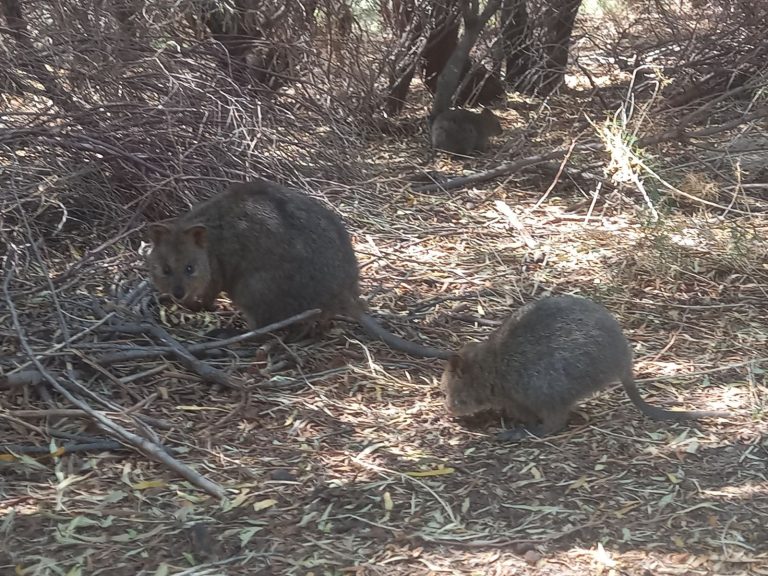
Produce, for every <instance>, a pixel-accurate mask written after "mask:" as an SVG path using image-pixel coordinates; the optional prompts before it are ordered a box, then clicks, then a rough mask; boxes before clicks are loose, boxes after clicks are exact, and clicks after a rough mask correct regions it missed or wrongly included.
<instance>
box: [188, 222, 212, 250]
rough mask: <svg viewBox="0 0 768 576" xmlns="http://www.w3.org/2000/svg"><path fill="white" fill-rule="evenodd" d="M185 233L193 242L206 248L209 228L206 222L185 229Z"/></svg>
mask: <svg viewBox="0 0 768 576" xmlns="http://www.w3.org/2000/svg"><path fill="white" fill-rule="evenodd" d="M184 234H185V235H186V236H188V237H189V238H191V239H192V242H194V243H195V245H196V246H199V247H200V248H205V246H206V245H207V244H208V228H206V227H205V224H195V225H194V226H190V227H189V228H187V229H186V230H184Z"/></svg>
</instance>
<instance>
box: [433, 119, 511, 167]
mask: <svg viewBox="0 0 768 576" xmlns="http://www.w3.org/2000/svg"><path fill="white" fill-rule="evenodd" d="M501 133H502V129H501V123H500V122H499V119H498V118H497V117H496V115H495V114H494V113H493V112H491V111H490V110H489V109H488V108H483V111H482V112H480V113H477V112H470V111H469V110H464V109H463V108H455V109H453V110H446V111H445V112H443V113H442V114H439V115H438V116H437V118H435V119H434V121H433V122H432V126H431V127H430V134H431V137H432V148H434V149H439V150H444V151H446V152H449V153H451V154H459V155H462V156H469V155H470V154H471V153H472V152H474V151H475V150H478V151H480V152H484V151H485V150H487V149H488V140H489V139H490V137H491V136H497V135H498V134H501Z"/></svg>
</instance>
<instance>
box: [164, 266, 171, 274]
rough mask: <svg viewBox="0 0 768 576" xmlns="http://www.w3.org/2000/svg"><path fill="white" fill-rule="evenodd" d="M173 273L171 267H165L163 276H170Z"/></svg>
mask: <svg viewBox="0 0 768 576" xmlns="http://www.w3.org/2000/svg"><path fill="white" fill-rule="evenodd" d="M171 273H172V270H171V267H170V266H163V274H164V275H165V276H170V275H171Z"/></svg>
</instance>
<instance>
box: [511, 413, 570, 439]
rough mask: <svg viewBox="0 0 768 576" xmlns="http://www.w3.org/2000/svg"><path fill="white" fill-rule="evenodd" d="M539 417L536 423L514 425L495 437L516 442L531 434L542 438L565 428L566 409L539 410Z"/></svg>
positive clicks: (566, 420) (566, 419)
mask: <svg viewBox="0 0 768 576" xmlns="http://www.w3.org/2000/svg"><path fill="white" fill-rule="evenodd" d="M539 418H540V419H541V421H540V422H538V423H536V424H527V425H525V426H516V427H515V428H510V429H508V430H504V431H503V432H499V433H498V434H497V435H496V438H497V439H499V440H502V441H505V442H516V441H518V440H522V439H524V438H527V437H528V436H531V435H533V436H537V437H539V438H544V437H546V436H549V435H551V434H554V433H555V432H559V431H560V430H562V429H563V428H565V425H566V424H567V423H568V410H564V409H561V410H544V411H540V412H539Z"/></svg>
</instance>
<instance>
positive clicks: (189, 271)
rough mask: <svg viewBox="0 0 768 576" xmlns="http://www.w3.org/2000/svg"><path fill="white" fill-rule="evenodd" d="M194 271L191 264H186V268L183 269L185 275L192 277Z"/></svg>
mask: <svg viewBox="0 0 768 576" xmlns="http://www.w3.org/2000/svg"><path fill="white" fill-rule="evenodd" d="M194 271H195V268H194V266H192V264H187V267H186V268H184V273H185V274H186V275H187V276H192V273H193V272H194Z"/></svg>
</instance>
